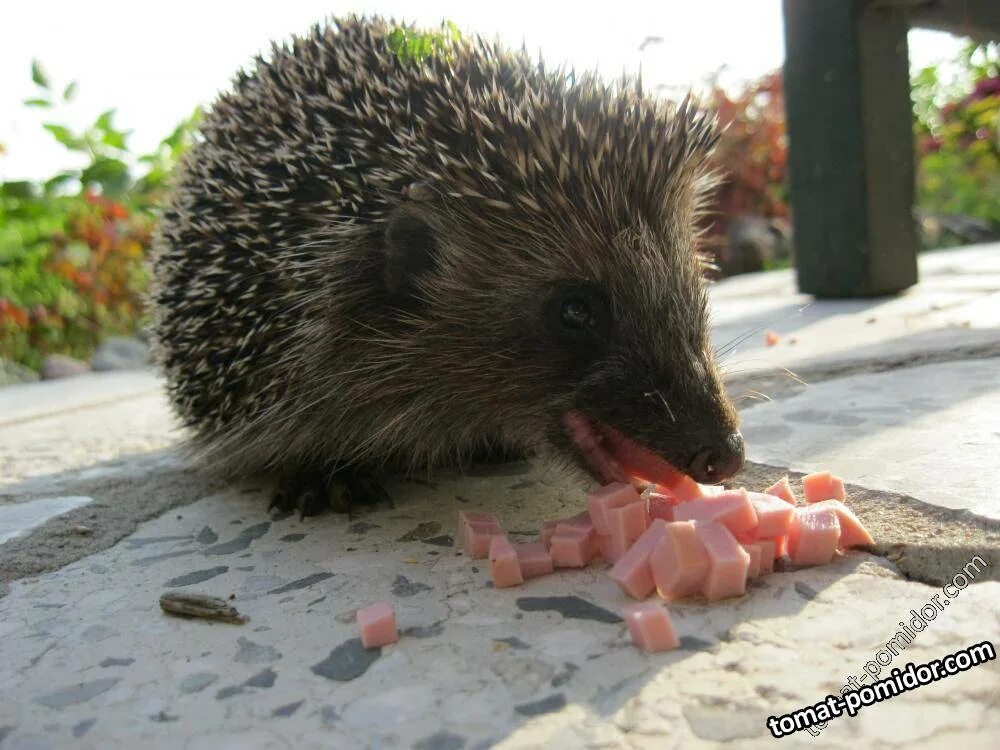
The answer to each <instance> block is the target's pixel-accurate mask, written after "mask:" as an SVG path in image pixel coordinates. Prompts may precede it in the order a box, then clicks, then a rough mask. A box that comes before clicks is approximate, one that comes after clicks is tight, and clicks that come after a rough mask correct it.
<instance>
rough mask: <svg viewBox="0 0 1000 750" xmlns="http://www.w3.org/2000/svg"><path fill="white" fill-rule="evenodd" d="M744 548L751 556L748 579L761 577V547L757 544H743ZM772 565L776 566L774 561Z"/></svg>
mask: <svg viewBox="0 0 1000 750" xmlns="http://www.w3.org/2000/svg"><path fill="white" fill-rule="evenodd" d="M742 546H743V549H745V550H746V551H747V554H748V555H750V565H748V566H747V578H757V577H758V576H759V575H760V552H761V550H760V547H759V546H758V545H757V543H756V542H754V543H751V544H743V545H742ZM771 565H772V566H773V565H774V560H772V561H771Z"/></svg>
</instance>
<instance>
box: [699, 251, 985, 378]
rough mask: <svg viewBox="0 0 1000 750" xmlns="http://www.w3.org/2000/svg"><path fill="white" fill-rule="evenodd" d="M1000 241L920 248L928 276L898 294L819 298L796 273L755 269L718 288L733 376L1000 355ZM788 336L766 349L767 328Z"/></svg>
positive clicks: (716, 332)
mask: <svg viewBox="0 0 1000 750" xmlns="http://www.w3.org/2000/svg"><path fill="white" fill-rule="evenodd" d="M998 258H1000V245H976V246H972V247H970V248H963V249H960V250H944V251H936V252H930V253H923V254H921V255H920V259H919V264H920V283H919V284H918V285H916V286H915V287H913V288H912V289H910V290H908V291H907V292H906V293H904V294H901V295H898V296H895V297H881V298H871V299H849V300H814V299H813V298H811V297H809V296H807V295H803V294H799V293H798V292H797V291H796V288H795V277H794V273H793V272H792V271H790V270H789V271H772V272H763V273H755V274H746V275H743V276H736V277H733V278H730V279H726V280H724V281H722V282H720V283H718V284H715V285H714V286H713V288H712V289H711V298H712V320H713V332H712V337H713V343H714V345H715V346H716V348H717V350H719V351H721V352H722V353H723V356H722V363H723V368H724V370H725V371H726V372H728V373H729V374H730V376H732V377H738V378H746V377H747V376H748V375H751V374H753V373H760V372H766V371H769V370H774V369H776V368H777V369H780V368H788V369H790V370H793V371H795V372H799V371H800V370H810V369H812V370H815V369H821V368H823V367H824V366H830V365H835V364H839V363H843V362H845V361H857V362H863V361H865V360H879V359H887V358H904V359H905V357H907V356H912V357H914V358H916V359H918V360H919V359H920V358H921V357H926V356H927V355H928V353H929V352H947V351H949V350H952V351H958V350H962V349H978V348H982V347H988V346H992V347H993V350H994V351H993V355H994V356H997V354H1000V262H998ZM767 330H772V331H774V332H776V333H778V334H779V335H780V336H781V339H780V341H779V342H778V344H776V345H774V346H766V345H765V342H764V332H765V331H767Z"/></svg>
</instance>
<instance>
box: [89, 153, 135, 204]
mask: <svg viewBox="0 0 1000 750" xmlns="http://www.w3.org/2000/svg"><path fill="white" fill-rule="evenodd" d="M80 182H82V183H83V184H84V185H90V184H93V183H97V184H98V185H100V186H101V187H102V188H103V191H104V193H105V194H106V195H109V196H116V195H119V194H120V193H121V192H122V191H123V190H124V189H125V188H126V187H127V186H128V183H129V174H128V165H126V164H125V162H123V161H121V160H119V159H105V158H99V159H96V160H95V161H94V163H93V164H91V165H90V166H89V167H87V168H86V169H84V170H83V172H82V173H81V175H80Z"/></svg>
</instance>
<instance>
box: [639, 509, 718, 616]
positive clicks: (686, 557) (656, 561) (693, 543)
mask: <svg viewBox="0 0 1000 750" xmlns="http://www.w3.org/2000/svg"><path fill="white" fill-rule="evenodd" d="M663 530H664V535H663V538H662V539H660V540H659V541H658V542H657V544H656V547H654V548H653V551H652V553H650V556H649V567H650V571H651V572H652V574H653V583H654V584H655V585H656V590H657V592H659V594H660V596H661V597H663V598H664V599H666V600H667V601H671V600H673V599H683V598H684V597H686V596H692V595H694V594H697V593H698V592H700V591H701V589H702V586H703V584H704V582H705V578H706V577H707V576H708V565H709V558H708V552H707V551H706V550H705V545H704V544H702V541H701V539H700V538H699V537H698V532H697V531H696V530H695V526H694V524H693V523H692V522H691V521H675V522H674V523H667V524H665V525H664V529H663Z"/></svg>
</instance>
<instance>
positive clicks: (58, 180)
mask: <svg viewBox="0 0 1000 750" xmlns="http://www.w3.org/2000/svg"><path fill="white" fill-rule="evenodd" d="M76 176H77V175H76V172H60V173H59V174H57V175H56V176H55V177H51V178H49V179H48V180H46V181H45V183H44V187H45V192H46V193H52V192H54V191H55V190H57V189H58V188H60V187H62V186H63V185H65V184H66V183H67V182H69V181H70V180H75V179H76Z"/></svg>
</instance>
